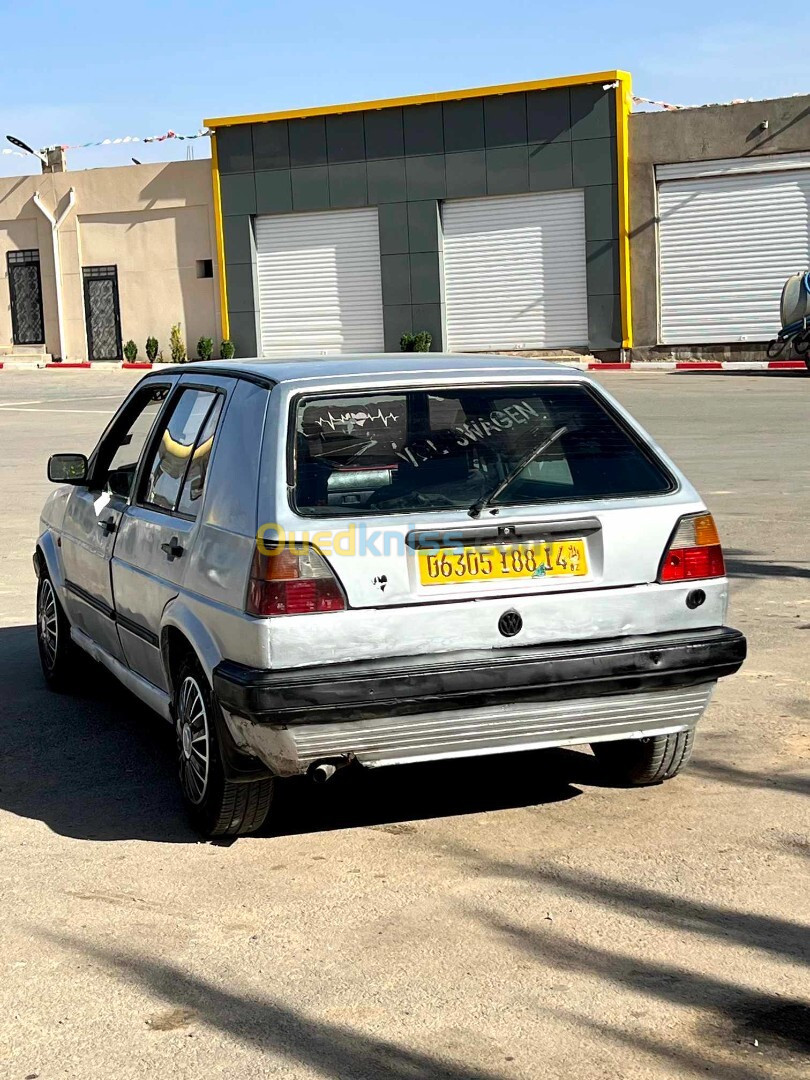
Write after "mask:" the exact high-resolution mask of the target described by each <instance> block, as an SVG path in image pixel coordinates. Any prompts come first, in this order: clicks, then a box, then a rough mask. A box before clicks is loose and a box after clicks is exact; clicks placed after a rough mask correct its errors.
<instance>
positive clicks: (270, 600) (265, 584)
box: [245, 545, 346, 615]
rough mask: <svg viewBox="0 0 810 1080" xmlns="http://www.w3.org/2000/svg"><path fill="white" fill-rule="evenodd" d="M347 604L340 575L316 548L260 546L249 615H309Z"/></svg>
mask: <svg viewBox="0 0 810 1080" xmlns="http://www.w3.org/2000/svg"><path fill="white" fill-rule="evenodd" d="M345 608H346V598H345V597H344V595H343V590H342V589H341V587H340V584H339V583H338V580H337V578H336V577H335V575H334V574H333V573H332V571H331V569H330V568H329V564H328V563H327V562H326V560H325V559H324V558H323V556H322V555H320V554H319V553H318V552H317V551H315V549H314V548H312V547H310V546H308V545H305V546H303V550H302V551H295V550H293V549H291V548H289V547H284V546H283V545H278V547H277V548H276V549H272V548H271V549H268V550H267V552H264V551H262V550H260V548H256V551H255V552H254V555H253V565H252V566H251V568H250V582H249V584H248V592H247V603H246V605H245V610H246V611H247V613H248V614H249V615H309V614H311V613H313V612H316V611H344V610H345Z"/></svg>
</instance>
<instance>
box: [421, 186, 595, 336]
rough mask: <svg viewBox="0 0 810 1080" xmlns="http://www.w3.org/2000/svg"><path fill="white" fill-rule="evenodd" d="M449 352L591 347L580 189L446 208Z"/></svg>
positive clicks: (447, 204) (450, 203) (472, 201)
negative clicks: (589, 343) (589, 344)
mask: <svg viewBox="0 0 810 1080" xmlns="http://www.w3.org/2000/svg"><path fill="white" fill-rule="evenodd" d="M442 227H443V229H444V282H445V299H446V304H447V347H448V349H449V350H450V351H455V350H458V351H459V352H466V351H468V350H476V349H480V350H484V351H486V350H489V349H495V350H497V349H559V348H566V347H568V348H570V347H571V346H582V345H587V344H588V287H587V284H588V283H587V258H586V256H587V250H586V244H585V198H584V194H583V192H582V190H581V189H577V190H574V191H544V192H537V193H536V194H530V195H494V196H489V197H488V198H485V199H453V200H450V201H448V202H445V203H444V204H443V205H442Z"/></svg>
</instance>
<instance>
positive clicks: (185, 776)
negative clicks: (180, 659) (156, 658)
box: [177, 675, 211, 806]
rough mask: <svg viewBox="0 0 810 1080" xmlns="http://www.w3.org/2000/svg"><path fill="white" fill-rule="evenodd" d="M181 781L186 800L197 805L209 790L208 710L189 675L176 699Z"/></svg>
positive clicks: (200, 692)
mask: <svg viewBox="0 0 810 1080" xmlns="http://www.w3.org/2000/svg"><path fill="white" fill-rule="evenodd" d="M177 738H178V743H179V747H180V783H181V784H182V786H183V791H184V793H185V795H186V798H187V799H188V800H189V802H191V803H193V804H194V805H195V806H197V805H199V804H200V803H201V802H202V801H203V799H204V798H205V793H206V791H207V790H208V773H209V768H210V761H211V742H210V738H209V728H208V710H207V709H206V706H205V699H204V697H203V694H202V691H201V689H200V686H199V683H198V682H197V680H196V679H195V678H194V677H193V676H191V675H188V676H186V678H185V679H184V680H183V684H182V686H181V687H180V693H179V695H178V699H177Z"/></svg>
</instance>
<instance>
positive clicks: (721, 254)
mask: <svg viewBox="0 0 810 1080" xmlns="http://www.w3.org/2000/svg"><path fill="white" fill-rule="evenodd" d="M630 219H631V237H632V239H631V254H632V298H633V337H634V345H635V350H634V353H635V354H636V355H638V356H639V357H642V358H643V357H644V356H645V355H654V354H657V353H664V354H666V355H672V354H673V353H675V354H680V355H683V356H691V355H699V356H710V357H711V356H717V357H724V358H728V359H735V358H738V359H757V360H759V359H762V356H763V345H764V343H765V342H767V341H768V340H769V339H770V338H772V337H774V336H775V335H776V332H777V330H778V329H779V298H780V294H781V290H782V286H783V285H784V283H785V280H786V279H787V278H788V277H789V276H790V275H791V274H794V273H796V272H797V271H803V270H807V269H808V267H810V96H801V97H789V98H776V99H774V100H771V101H751V102H742V103H736V104H733V105H712V106H705V107H702V108H691V109H681V110H678V111H671V112H656V113H636V114H634V115H633V116H632V117H631V120H630Z"/></svg>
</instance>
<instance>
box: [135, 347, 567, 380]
mask: <svg viewBox="0 0 810 1080" xmlns="http://www.w3.org/2000/svg"><path fill="white" fill-rule="evenodd" d="M160 367H161V368H162V367H163V365H160ZM154 370H155V369H153V372H154ZM181 371H182V372H183V374H185V373H186V372H188V373H198V374H202V373H203V372H204V373H206V374H209V375H236V376H242V377H244V376H247V377H248V378H251V377H252V378H256V377H260V378H263V379H267V380H269V381H271V382H274V383H293V382H301V381H307V380H312V379H317V380H318V381H319V382H322V381H327V380H330V379H333V378H334V379H341V378H346V377H347V376H348V377H358V376H359V377H364V376H376V375H382V376H388V377H390V376H396V375H414V374H419V375H433V376H437V377H443V378H447V377H450V378H452V377H453V376H458V377H461V378H463V377H465V376H470V375H473V376H475V375H483V374H489V375H494V374H497V375H526V374H529V373H531V374H532V375H533V376H535V377H536V376H538V375H540V376H543V375H551V376H553V375H557V376H559V374H560V373H563V374H566V375H580V374H581V373H580V371H579V370H578V369H576V368H569V367H566V366H565V365H563V364H557V363H549V361H547V360H540V359H536V358H534V357H525V356H501V355H497V354H488V355H485V356H481V355H476V356H470V355H466V356H465V355H454V354H452V353H420V354H418V355H417V354H413V353H387V354H386V353H367V354H364V355H362V356H345V355H340V356H306V357H295V358H291V359H282V358H279V359H277V360H265V359H261V358H259V357H256V358H251V359H245V360H206V361H204V362H201V363H192V364H185V365H183V367H182V369H181Z"/></svg>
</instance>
